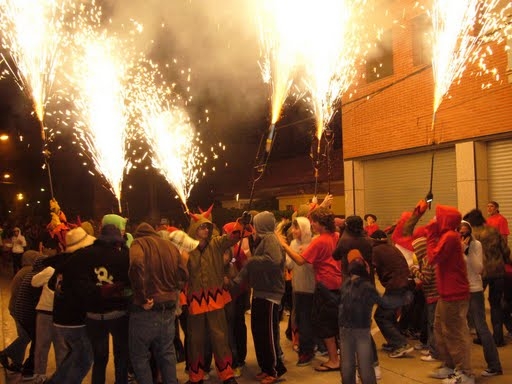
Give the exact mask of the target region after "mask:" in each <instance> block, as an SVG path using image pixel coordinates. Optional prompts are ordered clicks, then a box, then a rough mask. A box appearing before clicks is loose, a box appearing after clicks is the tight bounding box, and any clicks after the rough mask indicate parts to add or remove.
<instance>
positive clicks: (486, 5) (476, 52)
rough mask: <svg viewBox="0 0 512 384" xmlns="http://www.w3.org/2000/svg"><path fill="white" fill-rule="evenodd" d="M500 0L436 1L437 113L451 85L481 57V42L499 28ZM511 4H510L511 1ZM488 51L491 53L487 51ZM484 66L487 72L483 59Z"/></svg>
mask: <svg viewBox="0 0 512 384" xmlns="http://www.w3.org/2000/svg"><path fill="white" fill-rule="evenodd" d="M499 3H500V0H484V1H481V0H450V1H445V0H434V4H433V9H432V24H433V52H432V68H433V75H434V115H433V116H434V117H433V119H432V124H434V120H435V114H436V112H437V110H438V108H439V106H440V104H441V102H442V99H443V97H445V95H446V94H447V93H448V90H449V89H450V86H451V84H452V83H453V82H454V81H455V80H457V79H460V78H461V77H462V75H463V73H464V71H465V69H466V66H467V64H468V63H470V62H475V61H477V60H480V57H481V55H482V52H481V51H480V48H481V45H482V44H483V43H485V42H487V41H489V39H488V38H485V36H486V35H488V34H489V33H490V32H493V31H494V30H495V29H496V28H497V25H498V24H497V23H498V21H499V17H498V18H497V17H496V13H495V12H494V11H495V10H496V7H497V6H498V5H499ZM509 7H510V4H509ZM487 53H490V52H489V51H487ZM480 67H481V68H482V69H483V70H484V71H487V72H492V71H493V70H492V69H491V70H487V69H486V68H485V64H484V63H483V62H481V63H480Z"/></svg>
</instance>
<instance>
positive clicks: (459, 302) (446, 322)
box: [425, 205, 475, 384]
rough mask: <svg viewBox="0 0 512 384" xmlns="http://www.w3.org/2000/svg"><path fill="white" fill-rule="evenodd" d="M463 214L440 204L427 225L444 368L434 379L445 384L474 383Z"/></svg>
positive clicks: (436, 328) (436, 329)
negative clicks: (461, 233) (461, 226)
mask: <svg viewBox="0 0 512 384" xmlns="http://www.w3.org/2000/svg"><path fill="white" fill-rule="evenodd" d="M461 218H462V217H461V214H460V212H459V211H458V210H457V209H456V208H453V207H449V206H444V205H437V206H436V216H435V217H434V218H433V219H432V220H431V221H430V222H429V223H428V225H427V226H426V228H425V229H426V233H427V236H426V237H427V259H428V262H429V263H431V264H432V265H435V268H436V281H437V290H438V292H439V296H440V298H439V301H438V303H437V307H436V313H435V319H434V336H435V340H436V344H437V345H436V346H437V352H438V357H439V360H441V361H442V362H443V365H442V366H441V367H440V368H438V369H437V370H435V371H434V372H432V374H431V376H432V377H435V378H440V379H447V380H445V381H443V383H444V384H450V383H465V384H466V383H467V384H473V383H474V382H475V379H474V377H473V374H472V371H471V359H470V358H471V356H470V351H471V341H470V334H469V328H468V324H467V314H468V308H469V281H468V273H467V269H466V262H465V260H464V255H463V253H462V244H461V242H460V236H459V234H458V233H457V231H456V229H457V227H458V225H459V224H460V222H461Z"/></svg>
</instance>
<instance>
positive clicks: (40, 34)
mask: <svg viewBox="0 0 512 384" xmlns="http://www.w3.org/2000/svg"><path fill="white" fill-rule="evenodd" d="M79 12H80V10H78V11H77V9H76V8H75V7H74V5H73V4H72V2H71V1H69V0H60V1H59V0H2V1H0V34H1V43H2V48H3V49H4V50H5V51H6V53H7V57H6V56H4V54H3V53H1V56H2V59H3V62H4V63H5V65H6V66H7V69H8V71H9V72H10V74H11V75H12V76H13V78H14V80H15V82H16V84H17V85H18V87H19V88H20V89H21V90H22V91H23V92H24V93H25V95H26V97H27V98H29V99H30V100H31V101H32V103H33V108H34V113H35V115H36V117H37V119H38V121H39V123H40V127H41V138H42V142H43V147H44V150H43V157H44V162H45V166H46V168H47V170H48V178H49V183H50V192H51V197H52V198H53V197H54V196H53V184H52V177H51V170H50V164H49V163H48V158H49V155H50V152H49V151H48V149H47V148H46V145H47V143H46V140H47V137H46V132H45V130H46V128H45V126H44V116H45V109H46V103H47V102H48V98H49V96H50V94H51V89H52V85H53V82H54V80H55V73H56V70H57V67H58V65H59V64H60V61H61V57H60V54H61V48H62V47H63V45H65V44H66V41H67V37H69V35H70V32H69V29H70V28H69V27H70V26H69V24H68V22H67V17H69V15H73V14H74V15H75V16H77V15H78V16H79V14H80V13H79Z"/></svg>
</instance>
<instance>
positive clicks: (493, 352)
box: [468, 291, 501, 371]
mask: <svg viewBox="0 0 512 384" xmlns="http://www.w3.org/2000/svg"><path fill="white" fill-rule="evenodd" d="M468 312H469V316H470V317H471V318H472V319H473V324H474V325H475V329H476V333H477V334H478V337H479V338H480V340H481V342H482V348H483V349H484V357H485V361H486V363H487V367H488V368H489V369H492V370H495V371H501V362H500V357H499V355H498V348H496V343H495V342H494V338H493V337H492V335H491V331H490V330H489V327H488V326H487V322H486V320H485V299H484V292H483V291H480V292H471V296H470V299H469V311H468Z"/></svg>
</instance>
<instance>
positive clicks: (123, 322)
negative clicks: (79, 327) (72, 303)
mask: <svg viewBox="0 0 512 384" xmlns="http://www.w3.org/2000/svg"><path fill="white" fill-rule="evenodd" d="M85 324H86V326H87V336H88V337H89V340H90V341H91V346H92V352H93V356H94V364H93V366H92V377H91V383H92V384H105V371H106V368H107V364H108V355H109V334H111V335H112V344H113V347H114V367H115V384H126V383H128V356H129V353H128V315H125V316H122V317H119V318H117V319H112V320H93V319H90V318H87V320H86V323H85Z"/></svg>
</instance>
